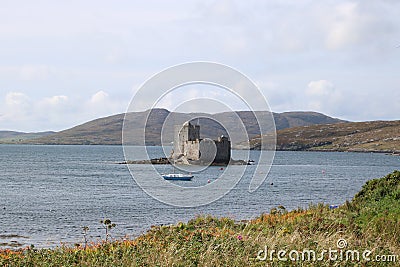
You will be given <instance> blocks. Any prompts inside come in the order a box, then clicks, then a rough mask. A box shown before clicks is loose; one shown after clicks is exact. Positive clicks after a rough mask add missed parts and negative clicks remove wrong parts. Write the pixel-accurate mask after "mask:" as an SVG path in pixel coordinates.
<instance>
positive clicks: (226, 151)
mask: <svg viewBox="0 0 400 267" xmlns="http://www.w3.org/2000/svg"><path fill="white" fill-rule="evenodd" d="M181 154H183V156H184V157H185V158H186V159H187V160H192V161H197V160H200V161H202V162H203V163H206V164H207V163H210V162H214V163H223V164H228V163H229V161H230V159H231V142H230V141H229V139H228V138H227V137H223V136H221V137H220V138H218V140H209V139H205V140H201V139H200V126H199V125H191V124H190V123H185V124H184V125H183V126H175V138H174V155H173V157H175V158H178V157H179V156H180V155H181Z"/></svg>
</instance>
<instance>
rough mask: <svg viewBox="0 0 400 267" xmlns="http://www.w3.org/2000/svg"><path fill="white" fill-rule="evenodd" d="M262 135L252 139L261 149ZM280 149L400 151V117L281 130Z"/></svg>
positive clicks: (278, 138)
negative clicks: (260, 139)
mask: <svg viewBox="0 0 400 267" xmlns="http://www.w3.org/2000/svg"><path fill="white" fill-rule="evenodd" d="M259 143H260V142H259V138H256V139H252V140H251V144H252V147H253V148H254V149H260V145H259ZM277 150H318V151H354V152H390V153H400V121H371V122H351V123H337V124H325V125H312V126H302V127H294V128H288V129H283V130H279V131H277Z"/></svg>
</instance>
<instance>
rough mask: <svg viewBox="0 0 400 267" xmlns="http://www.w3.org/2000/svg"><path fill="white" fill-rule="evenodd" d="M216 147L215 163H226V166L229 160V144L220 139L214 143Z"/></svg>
mask: <svg viewBox="0 0 400 267" xmlns="http://www.w3.org/2000/svg"><path fill="white" fill-rule="evenodd" d="M215 146H216V147H217V154H216V155H215V159H214V162H215V163H226V164H228V163H229V161H230V160H231V142H230V141H229V140H228V138H226V137H222V138H220V139H219V140H218V141H215Z"/></svg>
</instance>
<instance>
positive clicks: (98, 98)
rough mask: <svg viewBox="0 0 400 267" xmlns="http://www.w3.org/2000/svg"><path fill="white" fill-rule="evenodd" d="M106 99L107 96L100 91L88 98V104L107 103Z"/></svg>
mask: <svg viewBox="0 0 400 267" xmlns="http://www.w3.org/2000/svg"><path fill="white" fill-rule="evenodd" d="M107 98H108V94H107V93H106V92H104V91H103V90H101V91H98V92H97V93H95V94H94V95H92V97H91V98H90V103H91V104H93V105H98V104H103V103H104V102H105V101H107Z"/></svg>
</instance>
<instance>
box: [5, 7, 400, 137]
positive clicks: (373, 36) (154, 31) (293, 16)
mask: <svg viewBox="0 0 400 267" xmlns="http://www.w3.org/2000/svg"><path fill="white" fill-rule="evenodd" d="M189 61H213V62H219V63H223V64H227V65H229V66H232V67H234V68H236V69H238V70H240V71H241V72H243V73H244V74H246V75H247V76H248V77H250V78H251V79H252V80H253V81H254V82H255V83H256V84H257V85H258V86H259V88H260V89H261V91H262V92H263V93H264V95H265V96H266V98H267V99H268V102H269V104H270V106H271V109H272V110H273V111H277V112H282V111H295V110H311V111H317V112H322V113H325V114H327V115H330V116H334V117H339V118H342V119H347V120H355V121H360V120H376V119H385V120H389V119H400V117H399V115H400V104H399V103H400V1H397V0H394V1H389V0H381V1H366V0H363V1H338V0H332V1H306V0H300V1H204V0H201V1H162V0H160V1H130V0H129V1H98V0H96V1H90V0H88V1H40V0H38V1H18V0H16V1H7V0H4V1H1V7H0V130H19V131H42V130H62V129H65V128H69V127H72V126H75V125H76V124H80V123H83V122H85V121H88V120H91V119H94V118H97V117H101V116H107V115H112V114H116V113H122V112H125V110H126V109H127V106H128V104H129V102H130V99H131V98H132V96H133V94H134V92H135V91H136V90H137V88H138V87H139V86H140V85H141V84H142V83H143V82H144V81H146V80H147V79H148V78H149V77H151V76H152V75H154V74H155V73H157V72H159V71H161V70H162V69H165V68H167V67H169V66H172V65H176V64H179V63H183V62H189ZM190 90H191V91H193V90H195V89H194V88H193V87H191V88H190ZM149 93H151V92H149ZM194 95H196V94H194ZM215 97H218V94H215ZM170 99H171V98H170ZM172 99H174V98H172ZM225 99H228V98H225ZM161 103H164V104H165V107H166V108H170V109H171V108H173V103H171V101H161ZM205 111H210V110H205Z"/></svg>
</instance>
